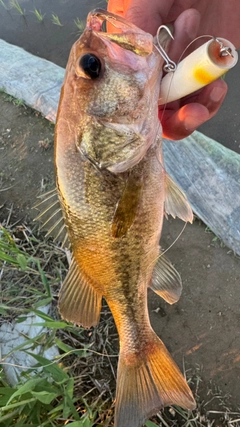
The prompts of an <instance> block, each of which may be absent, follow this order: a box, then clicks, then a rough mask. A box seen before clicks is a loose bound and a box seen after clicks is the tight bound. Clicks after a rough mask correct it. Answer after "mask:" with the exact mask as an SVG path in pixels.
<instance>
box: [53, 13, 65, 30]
mask: <svg viewBox="0 0 240 427" xmlns="http://www.w3.org/2000/svg"><path fill="white" fill-rule="evenodd" d="M52 23H53V24H54V25H58V26H59V27H62V26H63V24H62V23H61V22H60V19H59V17H58V16H57V15H56V14H55V13H52Z"/></svg>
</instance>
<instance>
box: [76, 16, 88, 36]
mask: <svg viewBox="0 0 240 427" xmlns="http://www.w3.org/2000/svg"><path fill="white" fill-rule="evenodd" d="M74 24H75V25H76V27H77V28H78V30H79V33H82V32H83V31H84V28H85V25H86V23H85V21H82V20H81V19H79V18H76V19H74Z"/></svg>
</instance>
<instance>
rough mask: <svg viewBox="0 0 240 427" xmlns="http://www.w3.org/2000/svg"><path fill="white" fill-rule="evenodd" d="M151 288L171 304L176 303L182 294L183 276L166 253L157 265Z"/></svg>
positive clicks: (161, 256)
mask: <svg viewBox="0 0 240 427" xmlns="http://www.w3.org/2000/svg"><path fill="white" fill-rule="evenodd" d="M150 288H151V289H152V290H153V291H154V292H156V294H158V295H159V296H160V297H162V298H163V299H165V301H167V302H168V303H169V304H174V303H175V302H177V301H178V300H179V298H180V296H181V293H182V281H181V277H180V275H179V273H178V272H177V270H175V268H174V267H173V265H172V263H171V262H170V261H169V260H168V259H167V258H166V257H165V256H164V255H160V257H159V258H158V261H157V264H156V265H155V268H154V271H153V277H152V282H151V284H150Z"/></svg>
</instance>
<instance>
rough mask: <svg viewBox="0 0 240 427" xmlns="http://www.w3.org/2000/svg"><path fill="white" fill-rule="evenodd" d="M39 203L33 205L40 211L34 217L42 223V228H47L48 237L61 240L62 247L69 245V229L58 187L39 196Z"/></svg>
mask: <svg viewBox="0 0 240 427" xmlns="http://www.w3.org/2000/svg"><path fill="white" fill-rule="evenodd" d="M38 198H39V199H41V201H40V202H39V203H37V204H36V205H35V206H33V208H34V209H38V210H39V211H40V213H39V214H38V216H37V217H36V218H35V219H34V221H39V222H40V223H41V226H40V230H47V233H46V237H48V236H51V237H53V239H54V242H56V241H59V242H61V246H62V247H69V240H68V234H67V229H66V226H65V223H64V218H63V215H62V209H61V205H60V202H59V199H58V193H57V189H56V188H55V189H54V190H51V191H48V192H47V193H45V194H43V195H41V196H39V197H38Z"/></svg>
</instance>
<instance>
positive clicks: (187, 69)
mask: <svg viewBox="0 0 240 427" xmlns="http://www.w3.org/2000/svg"><path fill="white" fill-rule="evenodd" d="M162 28H165V29H166V30H167V31H168V33H169V34H170V30H169V28H168V27H166V26H161V27H159V29H158V32H157V37H156V39H157V46H156V47H157V49H158V51H159V53H160V55H161V56H162V57H163V58H164V60H165V62H166V64H165V66H164V67H163V69H164V71H165V72H166V75H165V76H164V77H163V79H162V83H161V90H160V98H159V105H162V104H165V103H167V102H172V101H175V100H177V99H180V98H183V97H184V96H186V95H189V94H190V93H193V92H195V91H197V90H198V89H201V88H202V87H204V86H206V85H208V84H209V83H211V82H213V81H214V80H216V79H218V78H219V77H221V76H222V75H223V74H225V73H226V72H227V71H228V70H230V69H231V68H233V67H234V66H235V65H236V63H237V61H238V53H237V51H236V48H235V46H234V45H233V44H232V43H231V42H230V41H229V40H226V39H224V38H221V37H216V38H215V37H212V36H200V37H198V38H197V39H195V40H194V41H196V40H198V39H199V38H201V37H210V38H211V39H210V40H209V41H208V42H206V43H204V44H203V45H202V46H200V47H199V48H198V49H196V50H195V51H193V52H192V53H191V54H190V55H188V56H187V57H186V58H184V59H183V60H182V61H181V62H179V63H178V64H176V63H175V62H173V61H172V60H171V59H170V58H169V56H168V55H167V54H166V52H165V50H164V49H163V48H162V46H161V45H160V43H159V33H160V31H161V29H162ZM171 37H172V35H171ZM172 38H173V37H172ZM194 41H193V42H194ZM193 42H191V44H192V43H193ZM189 46H190V45H189ZM189 46H188V47H189ZM185 51H186V49H185ZM185 51H184V53H185Z"/></svg>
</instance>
